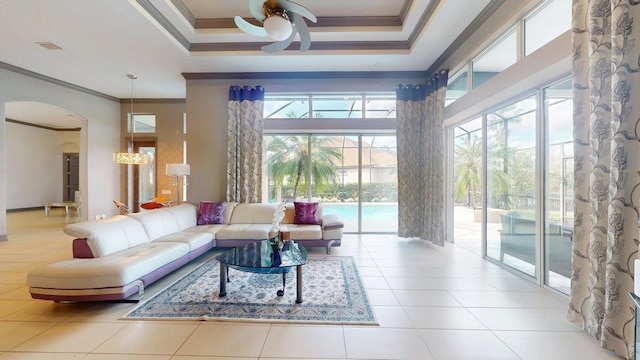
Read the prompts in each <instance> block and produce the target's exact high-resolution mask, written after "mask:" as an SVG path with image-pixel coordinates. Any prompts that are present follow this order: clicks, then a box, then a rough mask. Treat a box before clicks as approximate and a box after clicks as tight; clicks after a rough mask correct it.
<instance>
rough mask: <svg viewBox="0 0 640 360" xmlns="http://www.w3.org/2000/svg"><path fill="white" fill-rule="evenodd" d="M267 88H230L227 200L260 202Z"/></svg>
mask: <svg viewBox="0 0 640 360" xmlns="http://www.w3.org/2000/svg"><path fill="white" fill-rule="evenodd" d="M263 109H264V89H263V88H262V87H261V86H256V87H254V88H252V87H249V86H244V87H239V86H231V87H230V88H229V128H228V134H227V138H228V145H227V201H237V202H260V201H261V191H262V134H263Z"/></svg>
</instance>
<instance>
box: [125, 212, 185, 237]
mask: <svg viewBox="0 0 640 360" xmlns="http://www.w3.org/2000/svg"><path fill="white" fill-rule="evenodd" d="M129 216H130V217H131V218H133V219H136V220H137V221H139V222H140V224H142V227H144V231H145V232H146V233H147V236H148V237H149V240H151V241H153V240H156V239H159V238H161V237H164V236H167V235H171V234H173V233H177V232H179V231H180V226H179V224H178V219H176V217H175V216H174V215H173V214H172V213H171V212H168V211H162V209H156V210H150V211H144V212H139V213H133V214H129Z"/></svg>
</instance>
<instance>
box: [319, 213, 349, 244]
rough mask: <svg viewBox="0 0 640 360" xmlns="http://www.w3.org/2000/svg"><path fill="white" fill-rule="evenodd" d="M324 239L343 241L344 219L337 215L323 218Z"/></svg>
mask: <svg viewBox="0 0 640 360" xmlns="http://www.w3.org/2000/svg"><path fill="white" fill-rule="evenodd" d="M321 226H322V238H323V239H324V240H340V239H342V229H343V228H344V223H343V222H342V218H340V216H338V215H336V214H329V215H325V216H323V217H322V222H321Z"/></svg>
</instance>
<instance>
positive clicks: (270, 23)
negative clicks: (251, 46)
mask: <svg viewBox="0 0 640 360" xmlns="http://www.w3.org/2000/svg"><path fill="white" fill-rule="evenodd" d="M263 26H264V29H265V31H266V32H267V35H269V37H270V38H272V39H273V40H275V41H283V40H286V39H288V38H289V36H290V35H291V32H292V31H293V26H291V22H290V21H289V20H287V19H285V18H283V17H282V16H280V15H277V14H275V15H271V16H269V17H268V18H266V19H265V20H264V23H263Z"/></svg>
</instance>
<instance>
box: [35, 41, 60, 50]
mask: <svg viewBox="0 0 640 360" xmlns="http://www.w3.org/2000/svg"><path fill="white" fill-rule="evenodd" d="M36 44H38V45H40V46H42V47H43V48H45V49H48V50H62V48H61V47H60V46H58V45H56V44H54V43H52V42H37V43H36Z"/></svg>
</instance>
